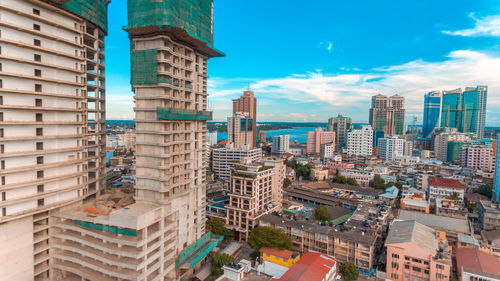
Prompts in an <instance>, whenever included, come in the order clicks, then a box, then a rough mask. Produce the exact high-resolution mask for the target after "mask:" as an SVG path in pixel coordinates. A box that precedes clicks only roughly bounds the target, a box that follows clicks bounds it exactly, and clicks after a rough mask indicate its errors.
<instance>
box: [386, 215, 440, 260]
mask: <svg viewBox="0 0 500 281" xmlns="http://www.w3.org/2000/svg"><path fill="white" fill-rule="evenodd" d="M399 243H412V244H414V245H417V246H419V247H422V248H424V249H426V250H427V251H428V252H429V254H431V255H432V254H434V253H435V252H436V251H437V250H438V249H439V245H438V240H437V239H436V234H435V231H434V230H433V229H432V228H430V227H427V226H425V225H423V224H421V223H419V222H417V221H414V220H408V221H396V222H394V223H393V224H392V225H391V228H390V230H389V234H388V236H387V239H386V241H385V244H386V245H390V244H399Z"/></svg>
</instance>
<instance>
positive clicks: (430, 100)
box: [422, 91, 442, 138]
mask: <svg viewBox="0 0 500 281" xmlns="http://www.w3.org/2000/svg"><path fill="white" fill-rule="evenodd" d="M441 98H442V93H441V92H440V91H433V92H430V93H427V94H425V96H424V124H423V130H422V137H424V138H429V137H430V135H431V133H432V132H433V131H434V129H436V128H439V127H440V125H441Z"/></svg>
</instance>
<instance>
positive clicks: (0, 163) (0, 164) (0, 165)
mask: <svg viewBox="0 0 500 281" xmlns="http://www.w3.org/2000/svg"><path fill="white" fill-rule="evenodd" d="M0 169H2V170H3V169H5V160H2V161H0Z"/></svg>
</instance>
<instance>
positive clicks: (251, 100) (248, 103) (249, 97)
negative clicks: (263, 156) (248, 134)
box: [233, 86, 265, 147]
mask: <svg viewBox="0 0 500 281" xmlns="http://www.w3.org/2000/svg"><path fill="white" fill-rule="evenodd" d="M237 113H241V114H243V115H245V116H248V117H250V118H251V119H252V125H251V131H252V135H253V142H251V143H250V147H257V145H256V140H257V136H259V134H258V133H257V98H255V96H254V92H253V91H251V90H250V86H248V89H247V90H246V91H243V95H241V96H240V97H239V98H237V99H234V100H233V115H235V114H237ZM259 137H260V136H259ZM264 142H265V141H264Z"/></svg>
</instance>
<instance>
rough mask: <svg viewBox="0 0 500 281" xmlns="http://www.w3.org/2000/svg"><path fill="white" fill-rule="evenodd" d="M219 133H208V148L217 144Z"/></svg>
mask: <svg viewBox="0 0 500 281" xmlns="http://www.w3.org/2000/svg"><path fill="white" fill-rule="evenodd" d="M217 138H218V133H217V131H215V132H207V145H208V147H210V146H213V145H216V144H217Z"/></svg>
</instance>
